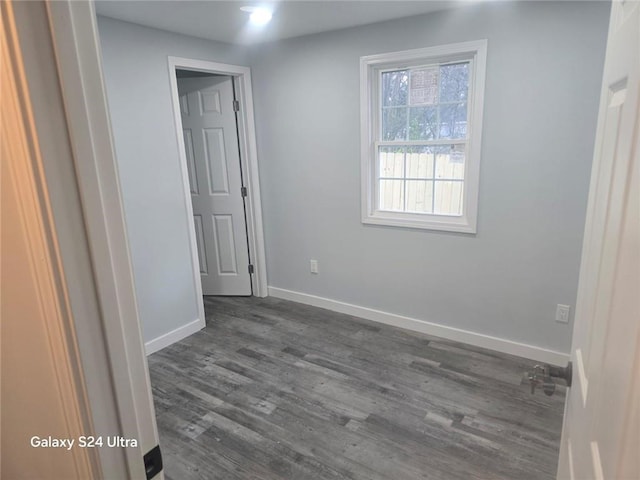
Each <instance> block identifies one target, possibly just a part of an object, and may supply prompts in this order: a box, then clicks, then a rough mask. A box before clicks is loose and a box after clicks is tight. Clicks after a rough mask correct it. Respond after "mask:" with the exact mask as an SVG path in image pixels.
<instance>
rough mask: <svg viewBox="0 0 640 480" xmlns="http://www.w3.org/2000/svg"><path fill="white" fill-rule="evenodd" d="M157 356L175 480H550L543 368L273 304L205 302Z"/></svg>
mask: <svg viewBox="0 0 640 480" xmlns="http://www.w3.org/2000/svg"><path fill="white" fill-rule="evenodd" d="M205 311H206V317H207V326H206V328H205V329H204V330H202V331H200V332H198V333H196V334H194V335H192V336H190V337H188V338H186V339H184V340H183V341H181V342H178V343H177V344H174V345H171V346H170V347H167V348H165V349H163V350H161V351H160V352H157V353H155V354H153V355H151V356H150V357H149V369H150V375H151V383H152V388H153V394H154V401H155V405H156V412H157V419H158V429H159V432H160V442H161V448H162V450H163V455H164V458H165V462H164V463H165V471H166V476H167V478H168V479H173V480H178V479H180V480H189V479H224V480H277V479H295V480H385V479H390V480H391V479H392V480H413V479H432V480H457V479H460V480H469V479H477V480H480V479H483V480H484V479H495V480H497V479H502V480H526V479H531V480H551V479H553V478H555V469H556V465H557V456H558V449H559V443H560V433H561V428H562V413H563V407H564V398H565V389H564V388H563V387H560V386H559V387H558V388H557V392H556V395H554V396H553V397H546V396H545V395H543V394H541V393H540V392H537V393H536V395H533V396H532V395H531V394H530V392H529V387H528V385H526V384H522V374H523V371H524V370H525V369H527V368H531V367H532V365H533V364H534V363H535V362H532V361H529V360H526V359H522V358H518V357H514V356H511V355H504V354H500V353H496V352H492V351H488V350H485V349H481V348H478V347H471V346H467V345H463V344H458V343H456V342H451V341H447V340H443V339H439V338H435V337H431V336H428V335H423V334H419V333H415V332H409V331H406V330H402V329H399V328H394V327H390V326H386V325H381V324H377V323H374V322H370V321H368V320H364V319H360V318H357V317H353V316H350V315H343V314H338V313H335V312H330V311H328V310H324V309H320V308H315V307H310V306H307V305H302V304H298V303H294V302H288V301H285V300H280V299H274V298H264V299H262V298H254V297H205Z"/></svg>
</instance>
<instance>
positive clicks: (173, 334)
mask: <svg viewBox="0 0 640 480" xmlns="http://www.w3.org/2000/svg"><path fill="white" fill-rule="evenodd" d="M204 327H205V321H204V320H201V319H199V318H196V319H195V320H193V321H192V322H189V323H187V324H186V325H182V326H180V327H178V328H176V329H175V330H171V331H170V332H168V333H165V334H163V335H160V336H159V337H157V338H154V339H153V340H149V341H148V342H147V343H145V344H144V348H145V350H146V352H147V356H149V355H151V354H152V353H156V352H157V351H158V350H162V349H163V348H165V347H168V346H169V345H172V344H174V343H176V342H179V341H180V340H182V339H183V338H187V337H188V336H189V335H193V334H194V333H196V332H198V331H200V330H202V329H203V328H204Z"/></svg>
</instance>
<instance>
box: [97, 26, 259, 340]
mask: <svg viewBox="0 0 640 480" xmlns="http://www.w3.org/2000/svg"><path fill="white" fill-rule="evenodd" d="M98 27H99V30H100V39H101V44H102V54H103V66H104V75H105V81H106V85H107V95H108V98H109V107H110V111H111V121H112V125H113V134H114V140H115V147H116V154H117V157H118V168H119V171H120V181H121V186H122V194H123V200H124V208H125V216H126V221H127V228H128V231H129V242H130V247H131V256H132V260H133V269H134V276H135V285H136V293H137V297H138V306H139V310H140V317H141V319H142V332H143V337H144V340H145V342H148V341H149V340H153V339H155V338H157V337H159V336H161V335H163V334H166V333H168V332H170V331H172V330H174V329H176V328H179V327H181V326H184V325H185V324H187V323H189V322H191V321H193V320H195V319H196V318H197V317H198V312H197V302H198V301H199V300H198V299H197V297H196V292H195V287H194V284H193V277H194V274H193V265H192V263H191V256H190V250H189V248H190V247H189V245H190V244H189V237H188V228H189V224H188V222H190V221H191V219H189V218H187V216H186V211H185V208H186V206H185V197H184V193H183V188H182V177H181V173H180V163H179V157H178V143H177V138H176V128H175V124H174V117H173V107H172V104H171V93H170V86H169V70H168V64H167V57H168V56H179V57H187V58H196V59H201V60H209V61H216V62H222V63H232V64H238V65H242V64H245V63H246V59H245V57H244V55H243V52H242V51H241V50H238V49H237V48H235V47H232V46H230V45H226V44H221V43H216V42H212V41H208V40H200V39H196V38H191V37H187V36H182V35H176V34H172V33H168V32H164V31H161V30H155V29H151V28H146V27H141V26H138V25H134V24H131V23H126V22H121V21H117V20H112V19H109V18H103V17H99V18H98Z"/></svg>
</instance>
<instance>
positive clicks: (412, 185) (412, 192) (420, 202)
mask: <svg viewBox="0 0 640 480" xmlns="http://www.w3.org/2000/svg"><path fill="white" fill-rule="evenodd" d="M432 197H433V182H432V181H425V180H407V210H406V211H407V212H412V213H433V211H432V203H431V202H432Z"/></svg>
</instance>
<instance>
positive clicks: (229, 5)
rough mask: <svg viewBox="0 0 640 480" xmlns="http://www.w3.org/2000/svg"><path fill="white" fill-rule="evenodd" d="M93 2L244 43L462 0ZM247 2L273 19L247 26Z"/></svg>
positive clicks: (101, 8) (111, 13)
mask: <svg viewBox="0 0 640 480" xmlns="http://www.w3.org/2000/svg"><path fill="white" fill-rule="evenodd" d="M95 3H96V10H97V13H98V15H104V16H107V17H112V18H117V19H119V20H125V21H128V22H133V23H138V24H140V25H145V26H148V27H155V28H160V29H163V30H168V31H170V32H175V33H182V34H185V35H191V36H195V37H201V38H207V39H209V40H218V41H221V42H226V43H235V44H244V45H248V44H255V43H261V42H269V41H274V40H279V39H283V38H292V37H299V36H302V35H309V34H312V33H319V32H327V31H331V30H338V29H341V28H347V27H353V26H356V25H366V24H370V23H376V22H381V21H384V20H391V19H394V18H402V17H409V16H413V15H419V14H424V13H429V12H434V11H437V10H444V9H448V8H455V7H457V6H459V5H463V4H464V3H467V2H465V1H463V0H448V1H425V0H422V1H420V0H412V1H404V0H395V1H382V0H373V1H372V0H351V1H330V0H316V1H308V0H307V1H301V0H287V1H279V2H277V1H276V2H274V1H266V2H265V1H260V0H257V1H255V0H254V1H251V0H246V1H245V0H235V1H218V0H209V1H193V0H170V1H167V0H161V1H158V0H144V1H141V0H134V1H122V0H99V1H96V2H95ZM248 5H251V6H267V7H269V8H271V9H272V10H273V20H272V21H271V22H270V23H269V24H267V25H266V26H265V27H260V28H257V27H250V26H249V25H248V24H247V22H248V19H249V15H248V14H247V13H246V12H242V11H240V7H242V6H248Z"/></svg>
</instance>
